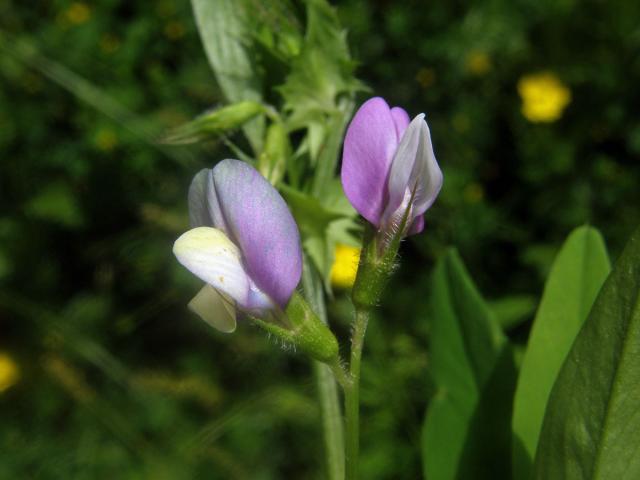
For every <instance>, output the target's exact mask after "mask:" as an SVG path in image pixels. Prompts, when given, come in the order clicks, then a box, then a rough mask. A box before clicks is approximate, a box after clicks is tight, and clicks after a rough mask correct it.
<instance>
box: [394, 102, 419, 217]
mask: <svg viewBox="0 0 640 480" xmlns="http://www.w3.org/2000/svg"><path fill="white" fill-rule="evenodd" d="M423 118H424V114H420V115H418V116H417V117H416V118H414V119H413V120H412V122H411V123H410V124H409V126H408V127H407V129H406V130H405V132H404V135H403V136H402V139H401V140H400V145H399V146H398V149H397V150H396V152H395V155H394V156H393V163H392V164H391V171H390V172H389V183H388V189H389V190H388V192H389V200H388V201H387V205H386V208H385V211H384V219H383V220H384V222H385V223H387V222H389V220H390V219H391V216H393V215H394V214H395V213H396V211H397V210H398V208H400V206H401V205H402V204H403V203H406V204H407V205H405V206H404V207H405V208H406V207H407V206H408V202H409V199H410V195H411V189H410V188H409V184H410V182H411V180H414V182H415V178H414V179H412V174H413V170H414V165H415V163H416V155H417V153H418V149H419V148H420V143H421V138H420V137H421V135H422V133H423V132H422V124H425V123H424V120H423ZM425 125H426V124H425ZM412 183H413V182H412ZM401 216H402V213H401V214H400V217H401ZM409 221H410V222H411V221H413V218H411V219H409Z"/></svg>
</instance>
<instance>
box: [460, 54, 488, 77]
mask: <svg viewBox="0 0 640 480" xmlns="http://www.w3.org/2000/svg"><path fill="white" fill-rule="evenodd" d="M465 68H466V69H467V71H468V72H469V73H471V74H472V75H476V76H482V75H485V74H487V73H489V71H490V70H491V58H490V57H489V55H487V54H486V53H485V52H483V51H481V50H473V51H471V52H470V53H469V54H468V55H467V57H466V59H465Z"/></svg>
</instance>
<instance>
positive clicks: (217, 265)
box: [173, 227, 252, 308]
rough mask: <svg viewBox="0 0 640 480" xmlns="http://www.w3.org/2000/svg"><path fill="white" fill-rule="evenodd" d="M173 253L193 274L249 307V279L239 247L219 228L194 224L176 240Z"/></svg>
mask: <svg viewBox="0 0 640 480" xmlns="http://www.w3.org/2000/svg"><path fill="white" fill-rule="evenodd" d="M173 253H174V254H175V256H176V258H177V259H178V261H179V262H180V263H181V264H182V265H184V266H185V267H186V268H187V269H188V270H189V271H190V272H191V273H193V274H194V275H195V276H197V277H198V278H200V279H201V280H203V281H204V282H206V283H208V284H209V285H211V286H212V287H214V288H216V289H217V290H220V291H222V292H224V293H226V294H227V295H229V296H230V297H231V298H233V299H234V300H235V301H236V302H237V303H238V305H240V306H241V307H245V308H251V307H252V305H250V303H249V296H250V280H249V276H248V275H247V272H246V271H245V269H244V267H243V265H242V260H241V254H240V250H239V249H238V247H236V246H235V245H234V244H233V242H232V241H231V240H229V238H227V236H226V235H225V234H224V233H223V232H222V231H221V230H217V229H215V228H211V227H196V228H193V229H191V230H189V231H188V232H186V233H184V234H182V235H181V236H180V237H179V238H178V239H177V240H176V241H175V243H174V245H173Z"/></svg>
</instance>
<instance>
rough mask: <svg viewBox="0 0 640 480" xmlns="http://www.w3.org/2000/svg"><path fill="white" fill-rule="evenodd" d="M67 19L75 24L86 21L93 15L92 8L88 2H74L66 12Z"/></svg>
mask: <svg viewBox="0 0 640 480" xmlns="http://www.w3.org/2000/svg"><path fill="white" fill-rule="evenodd" d="M66 16H67V20H69V22H70V23H73V24H75V25H80V24H81V23H84V22H86V21H87V20H89V18H90V17H91V10H90V9H89V6H88V5H87V4H86V3H82V2H74V3H72V4H71V6H70V7H69V9H68V10H67V12H66Z"/></svg>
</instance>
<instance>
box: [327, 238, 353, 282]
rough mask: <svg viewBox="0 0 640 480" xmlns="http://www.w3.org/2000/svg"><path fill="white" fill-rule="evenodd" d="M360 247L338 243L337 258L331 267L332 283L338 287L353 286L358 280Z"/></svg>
mask: <svg viewBox="0 0 640 480" xmlns="http://www.w3.org/2000/svg"><path fill="white" fill-rule="evenodd" d="M359 261H360V249H359V248H358V247H351V246H349V245H342V244H340V243H339V244H337V245H336V250H335V260H334V262H333V266H332V267H331V284H332V285H333V286H334V287H337V288H351V287H352V286H353V282H355V280H356V272H357V271H358V262H359Z"/></svg>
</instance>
